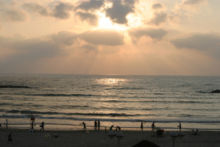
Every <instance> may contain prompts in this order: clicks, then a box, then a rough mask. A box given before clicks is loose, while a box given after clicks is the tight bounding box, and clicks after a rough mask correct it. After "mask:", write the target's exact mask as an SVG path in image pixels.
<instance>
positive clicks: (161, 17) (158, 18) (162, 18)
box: [150, 12, 167, 25]
mask: <svg viewBox="0 0 220 147" xmlns="http://www.w3.org/2000/svg"><path fill="white" fill-rule="evenodd" d="M166 20H167V13H165V12H159V13H155V14H154V17H153V18H152V19H151V21H150V23H151V24H154V25H160V24H161V23H163V22H166Z"/></svg>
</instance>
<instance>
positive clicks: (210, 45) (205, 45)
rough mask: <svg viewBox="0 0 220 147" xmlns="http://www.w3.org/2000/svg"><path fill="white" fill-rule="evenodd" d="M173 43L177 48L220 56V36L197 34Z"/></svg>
mask: <svg viewBox="0 0 220 147" xmlns="http://www.w3.org/2000/svg"><path fill="white" fill-rule="evenodd" d="M171 42H172V44H173V45H174V46H176V47H177V48H188V49H196V50H200V51H205V52H208V53H210V54H212V55H214V56H218V57H219V56H220V35H217V34H195V35H192V36H189V37H186V38H180V39H175V40H172V41H171Z"/></svg>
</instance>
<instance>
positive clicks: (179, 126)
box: [177, 122, 182, 133]
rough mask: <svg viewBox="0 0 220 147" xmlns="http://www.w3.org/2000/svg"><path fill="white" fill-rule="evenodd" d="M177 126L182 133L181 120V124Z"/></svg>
mask: <svg viewBox="0 0 220 147" xmlns="http://www.w3.org/2000/svg"><path fill="white" fill-rule="evenodd" d="M177 128H178V129H179V133H181V129H182V125H181V122H179V125H178V126H177Z"/></svg>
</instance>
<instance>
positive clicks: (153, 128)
mask: <svg viewBox="0 0 220 147" xmlns="http://www.w3.org/2000/svg"><path fill="white" fill-rule="evenodd" d="M155 128H156V126H155V123H154V121H153V122H152V124H151V129H152V135H154V132H155Z"/></svg>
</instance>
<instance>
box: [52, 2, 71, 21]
mask: <svg viewBox="0 0 220 147" xmlns="http://www.w3.org/2000/svg"><path fill="white" fill-rule="evenodd" d="M72 10H73V5H72V4H69V3H62V2H59V3H57V4H56V5H55V7H54V9H53V14H52V15H53V16H54V17H56V18H60V19H66V18H69V16H70V11H72Z"/></svg>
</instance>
